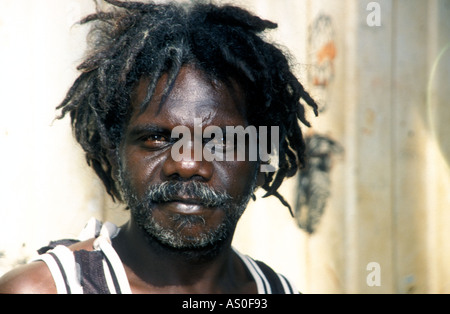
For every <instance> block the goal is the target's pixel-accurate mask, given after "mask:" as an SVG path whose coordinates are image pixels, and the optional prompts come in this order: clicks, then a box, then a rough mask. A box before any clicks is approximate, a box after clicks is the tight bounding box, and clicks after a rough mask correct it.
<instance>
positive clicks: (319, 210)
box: [295, 14, 343, 234]
mask: <svg viewBox="0 0 450 314" xmlns="http://www.w3.org/2000/svg"><path fill="white" fill-rule="evenodd" d="M308 49H309V52H310V60H311V61H310V64H311V67H310V70H309V73H308V83H309V85H310V90H311V94H312V95H313V97H314V98H315V99H316V101H317V103H318V105H319V112H320V113H321V114H323V113H324V112H325V111H326V110H327V108H328V106H329V105H330V100H329V96H330V92H329V89H330V86H331V84H332V82H333V79H334V76H335V67H334V62H335V59H336V55H337V48H336V42H335V32H334V27H333V22H332V19H331V17H330V16H329V15H326V14H319V15H318V16H317V17H316V18H315V19H314V20H313V22H312V23H311V25H310V26H309V29H308ZM305 144H306V156H307V164H306V166H305V168H304V169H302V170H301V171H300V173H299V175H298V176H297V190H298V193H297V198H296V200H295V218H296V221H297V225H298V226H299V227H300V228H301V229H303V230H305V231H306V232H308V233H309V234H312V233H314V232H315V231H316V229H317V227H318V225H319V222H320V220H321V217H322V215H323V213H324V211H325V208H326V205H327V201H328V199H329V197H330V195H331V192H330V191H331V180H330V171H331V165H332V158H333V156H334V155H336V154H340V153H342V152H343V148H342V146H341V145H340V144H339V143H338V142H337V141H335V140H333V139H332V138H330V137H329V136H327V135H323V134H319V133H312V134H310V135H308V136H305Z"/></svg>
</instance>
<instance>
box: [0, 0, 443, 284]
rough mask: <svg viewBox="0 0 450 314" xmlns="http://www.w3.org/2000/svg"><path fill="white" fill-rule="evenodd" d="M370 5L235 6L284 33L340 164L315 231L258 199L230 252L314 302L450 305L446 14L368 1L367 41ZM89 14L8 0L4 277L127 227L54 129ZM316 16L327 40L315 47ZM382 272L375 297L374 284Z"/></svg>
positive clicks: (2, 123) (48, 0)
mask: <svg viewBox="0 0 450 314" xmlns="http://www.w3.org/2000/svg"><path fill="white" fill-rule="evenodd" d="M369 2H371V1H366V0H339V1H336V0H321V1H318V0H315V1H312V0H252V1H249V0H241V1H238V2H237V3H240V4H242V5H244V6H246V7H247V8H250V9H251V10H253V11H255V12H256V13H258V14H260V15H261V16H263V17H264V18H267V19H271V20H273V21H276V22H278V24H279V29H278V30H276V31H274V32H272V33H271V35H270V37H271V38H274V39H276V40H277V41H280V42H281V43H282V44H283V45H285V46H286V47H287V48H288V49H289V50H290V51H291V52H292V54H293V56H294V57H295V60H296V61H297V64H296V67H297V71H298V75H299V77H300V78H301V79H302V81H303V82H304V83H305V85H306V86H307V87H308V88H309V90H310V91H311V93H312V94H313V96H315V97H316V98H317V99H320V101H321V104H323V105H326V106H325V110H324V111H323V113H322V114H321V116H320V117H319V118H317V119H311V120H312V122H313V129H312V130H305V132H307V133H308V134H313V133H316V134H324V135H326V136H328V137H331V138H333V139H335V140H336V141H337V142H339V143H340V144H341V145H342V146H343V149H344V152H343V153H342V154H340V155H334V156H333V158H332V168H331V172H330V178H331V182H332V185H331V197H330V198H329V199H328V201H327V206H326V209H325V213H324V215H323V216H322V219H321V221H320V224H319V225H318V229H317V231H316V232H315V233H313V234H311V235H310V234H308V233H306V232H305V231H303V230H301V229H300V228H298V226H297V225H296V222H295V220H293V219H292V218H291V217H290V215H289V212H288V210H287V209H286V208H284V207H283V206H281V205H280V204H279V202H278V201H277V200H276V199H270V198H269V199H264V200H262V199H258V200H257V201H256V202H254V203H252V204H251V206H250V207H249V208H248V210H247V212H246V213H245V214H244V217H243V218H242V220H241V222H240V223H239V225H238V231H237V234H236V238H235V241H234V245H235V246H236V247H237V248H238V249H239V250H241V251H242V252H245V253H248V254H249V255H251V256H253V257H255V258H258V259H261V260H263V261H265V262H267V263H268V264H269V265H271V266H273V267H274V268H275V269H277V270H278V271H280V272H282V273H285V274H286V275H288V276H289V277H291V278H292V279H293V280H294V281H295V282H296V284H297V286H298V288H299V290H301V291H302V292H305V293H315V292H316V293H317V292H318V293H322V292H323V293H409V292H412V293H414V292H416V293H417V292H423V293H429V292H433V293H449V292H450V271H449V270H448V267H445V266H446V265H448V264H449V262H450V244H449V243H448V241H446V239H448V238H449V236H450V232H449V231H448V224H449V223H448V222H449V218H450V214H449V208H450V193H449V191H450V170H449V166H448V165H449V162H450V156H449V155H450V154H449V152H450V142H449V141H448V140H446V138H447V136H446V135H447V134H449V132H450V129H449V126H448V123H446V122H447V121H449V119H447V118H450V106H449V102H448V99H449V97H448V96H449V90H448V82H449V73H450V49H449V50H445V47H446V46H447V45H448V43H449V41H450V25H449V21H448V16H450V1H448V0H430V1H422V0H397V1H389V0H383V1H381V0H380V1H372V2H375V3H378V4H379V5H380V8H381V15H380V16H381V25H380V26H372V27H371V26H369V25H368V23H367V17H368V15H369V14H370V13H371V11H368V10H367V5H368V3H369ZM92 9H93V4H92V1H90V0H66V1H60V0H45V1H32V0H2V1H1V2H0V46H1V47H2V50H1V52H0V57H1V58H0V63H1V64H0V66H1V69H2V72H1V74H0V80H1V81H0V83H1V84H0V147H1V150H2V155H1V159H0V160H1V163H0V174H1V180H0V197H1V200H2V209H1V214H0V274H1V273H2V272H4V271H6V270H8V269H9V268H10V267H11V266H12V265H15V264H17V263H18V262H21V261H22V260H24V259H26V258H28V257H29V256H30V255H31V254H32V253H33V250H34V249H36V248H38V247H39V246H41V245H44V244H45V243H46V242H47V241H48V240H51V239H57V238H62V237H76V235H77V233H78V232H79V230H80V229H81V228H82V226H83V225H84V223H85V222H86V221H87V219H88V218H89V217H91V216H95V217H97V218H100V219H105V220H112V221H114V222H117V223H120V222H122V221H124V220H126V218H127V213H123V211H122V210H121V209H120V208H119V206H117V205H112V204H111V202H110V201H109V200H108V198H107V197H106V196H105V194H104V191H103V189H102V187H101V185H100V183H99V181H98V179H96V178H95V176H94V175H93V174H92V171H91V170H90V169H87V168H86V166H85V162H84V159H83V156H82V153H81V151H80V149H79V148H78V147H77V146H76V144H74V141H73V140H72V138H71V131H70V128H69V125H68V121H56V122H53V118H54V115H55V112H54V107H55V106H56V105H57V104H58V102H59V101H60V100H61V99H62V97H63V96H64V93H65V92H66V91H67V88H68V87H69V86H70V83H71V82H72V81H73V79H74V78H75V76H76V73H75V71H74V68H75V66H76V65H77V63H78V62H79V60H80V58H81V56H82V53H83V49H84V44H83V40H82V38H83V36H84V34H85V29H83V28H79V27H77V26H73V27H70V26H71V25H72V24H73V22H74V21H75V20H76V19H77V18H78V17H80V16H82V15H85V14H86V13H87V12H91V11H92ZM319 15H324V16H328V17H329V18H330V19H331V22H332V24H331V25H332V27H331V28H328V30H329V31H330V32H329V33H326V34H323V33H320V32H319V33H314V34H319V35H316V37H314V39H313V40H312V41H310V40H308V37H309V35H310V34H311V31H313V30H314V29H312V28H309V26H310V25H312V24H313V22H314V21H315V20H316V19H317V17H318V16H319ZM329 40H331V41H332V42H333V44H334V47H335V51H336V55H335V56H334V55H333V54H331V55H328V56H329V57H330V61H331V62H330V63H328V65H327V66H326V67H325V70H326V71H328V72H326V73H325V74H324V75H325V76H327V75H328V77H329V78H331V80H330V81H329V84H328V85H327V86H326V87H320V86H317V85H314V84H313V79H312V76H314V75H316V74H317V72H316V71H315V70H316V69H317V62H318V60H317V55H318V54H317V53H318V51H317V49H320V48H321V47H323V46H324V45H325V44H326V43H327V41H329ZM330 71H331V73H333V76H330V75H329V74H330ZM311 73H313V74H314V75H311ZM52 122H53V123H52ZM296 189H297V186H296V180H295V179H292V180H290V181H288V182H286V184H284V185H283V186H282V192H283V193H282V194H284V195H285V196H286V197H287V198H288V199H289V200H291V203H292V204H293V202H294V199H295V195H296ZM371 262H375V263H377V265H379V266H380V273H379V274H380V286H370V285H368V284H367V278H368V276H369V279H371V278H372V279H373V278H374V277H371V275H374V274H375V273H373V272H372V271H373V269H370V270H367V266H368V264H369V263H371Z"/></svg>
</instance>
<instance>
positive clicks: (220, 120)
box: [129, 66, 247, 128]
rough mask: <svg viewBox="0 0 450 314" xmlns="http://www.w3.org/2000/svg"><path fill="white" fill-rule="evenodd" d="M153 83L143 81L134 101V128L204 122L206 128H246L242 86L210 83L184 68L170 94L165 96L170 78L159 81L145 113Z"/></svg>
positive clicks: (137, 89)
mask: <svg viewBox="0 0 450 314" xmlns="http://www.w3.org/2000/svg"><path fill="white" fill-rule="evenodd" d="M149 82H150V80H149V79H148V78H147V77H143V78H141V79H140V81H139V82H138V84H137V86H136V88H135V89H134V91H133V94H132V97H131V104H132V114H131V118H130V123H129V124H130V125H132V124H146V123H147V124H148V123H152V124H155V123H157V124H160V125H162V126H164V127H167V128H173V127H175V126H178V125H186V126H189V125H191V124H192V125H193V123H194V119H197V121H198V119H201V120H202V123H203V124H204V125H205V126H206V125H218V126H226V125H246V124H247V119H246V105H245V97H244V93H243V92H242V90H241V88H240V87H239V85H238V84H237V83H236V82H234V81H232V80H230V83H229V84H225V83H224V82H221V81H217V80H213V79H210V78H209V77H207V76H206V75H205V74H204V73H203V72H202V71H200V70H198V69H196V68H195V67H193V66H184V67H182V68H181V70H180V72H179V74H178V76H177V77H176V79H175V81H174V82H173V84H172V86H171V89H170V91H169V93H168V94H167V95H166V96H164V89H165V88H166V86H167V83H168V82H167V75H163V76H162V77H161V79H160V80H159V81H158V83H157V85H156V88H155V92H154V94H153V96H152V98H151V100H150V102H149V103H148V105H147V107H146V109H145V110H144V112H142V111H141V110H140V108H139V107H140V104H141V103H142V102H143V101H144V99H145V97H146V94H147V89H148V86H149Z"/></svg>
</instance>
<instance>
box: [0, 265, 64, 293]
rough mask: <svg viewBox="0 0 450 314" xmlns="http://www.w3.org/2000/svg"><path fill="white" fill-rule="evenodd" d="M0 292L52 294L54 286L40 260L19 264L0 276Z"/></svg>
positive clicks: (54, 290) (50, 276)
mask: <svg viewBox="0 0 450 314" xmlns="http://www.w3.org/2000/svg"><path fill="white" fill-rule="evenodd" d="M0 293H1V294H53V293H56V286H55V283H54V281H53V278H52V275H51V273H50V270H49V269H48V267H47V265H46V264H45V263H44V262H42V261H36V262H31V263H29V264H26V265H22V266H19V267H17V268H15V269H13V270H11V271H9V272H8V273H6V274H4V275H3V276H2V277H0Z"/></svg>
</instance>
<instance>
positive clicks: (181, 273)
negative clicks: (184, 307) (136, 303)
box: [113, 219, 242, 293]
mask: <svg viewBox="0 0 450 314" xmlns="http://www.w3.org/2000/svg"><path fill="white" fill-rule="evenodd" d="M231 238H232V237H230V239H228V240H226V241H225V242H224V243H221V245H220V248H209V249H208V250H177V249H172V248H168V247H166V246H164V245H162V244H160V243H159V242H158V241H157V240H155V239H152V238H149V237H148V235H147V234H146V233H145V232H144V231H143V230H142V229H141V228H139V227H138V226H137V225H136V224H135V223H133V220H132V219H131V220H130V221H129V222H128V223H127V224H125V225H124V226H123V227H122V228H121V232H120V233H119V235H118V236H117V237H116V238H115V239H114V241H113V246H114V248H115V249H116V251H117V253H118V254H119V256H120V258H121V259H122V262H123V263H124V266H125V269H126V271H127V275H128V278H129V281H130V285H131V286H132V289H133V286H134V288H135V289H136V290H140V291H147V292H167V293H170V292H177V293H193V292H200V293H218V292H224V290H225V291H226V290H229V289H232V287H233V286H236V280H234V278H236V273H237V269H236V265H237V263H236V260H237V259H236V256H235V254H234V252H233V250H232V248H231ZM238 264H239V263H238ZM238 268H239V267H238ZM241 273H242V270H241Z"/></svg>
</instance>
